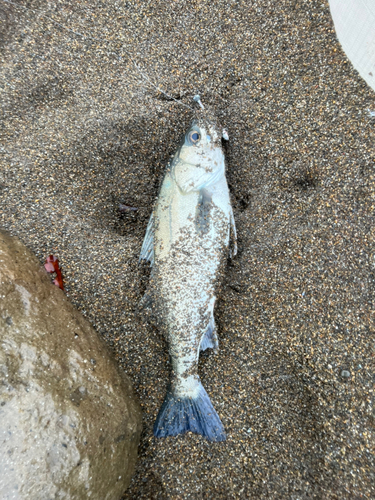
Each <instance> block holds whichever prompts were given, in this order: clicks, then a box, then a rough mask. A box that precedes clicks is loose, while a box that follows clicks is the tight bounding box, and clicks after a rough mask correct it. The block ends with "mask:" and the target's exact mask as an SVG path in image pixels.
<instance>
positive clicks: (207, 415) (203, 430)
mask: <svg viewBox="0 0 375 500" xmlns="http://www.w3.org/2000/svg"><path fill="white" fill-rule="evenodd" d="M188 431H191V432H194V433H196V434H201V435H202V436H204V437H206V438H207V439H208V440H209V441H225V439H226V436H225V431H224V427H223V424H222V423H221V421H220V418H219V415H218V414H217V413H216V411H215V409H214V407H213V406H212V403H211V401H210V398H209V397H208V394H207V392H206V391H205V389H204V387H203V385H202V384H201V383H199V392H198V395H197V396H196V397H195V398H182V397H177V396H175V395H174V394H173V393H172V391H170V390H169V391H168V393H167V395H166V398H165V400H164V403H163V405H162V407H161V408H160V411H159V414H158V416H157V418H156V422H155V425H154V435H155V436H156V437H167V436H177V434H184V433H185V432H188Z"/></svg>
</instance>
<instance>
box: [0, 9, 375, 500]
mask: <svg viewBox="0 0 375 500" xmlns="http://www.w3.org/2000/svg"><path fill="white" fill-rule="evenodd" d="M23 3H24V4H26V2H23ZM27 5H28V6H29V7H31V8H32V9H37V10H38V12H33V11H25V10H24V9H20V8H17V7H14V6H12V5H9V4H5V3H3V2H2V1H1V2H0V13H1V19H2V21H3V22H2V23H1V26H2V27H1V31H0V33H1V37H2V39H1V42H2V49H1V69H0V74H1V79H0V91H1V111H2V114H3V117H2V120H1V131H0V132H1V138H0V143H1V151H0V153H1V172H0V174H1V178H0V183H1V185H0V189H1V190H0V196H1V209H0V210H1V213H0V225H1V227H2V228H5V229H8V230H9V231H10V232H11V233H12V234H14V235H17V236H19V237H20V238H21V239H22V240H23V241H24V242H25V243H26V245H27V246H28V247H29V248H31V249H32V250H33V251H34V252H35V253H36V254H37V256H38V257H39V259H40V262H41V265H42V263H43V261H44V259H45V257H46V256H47V255H48V254H50V253H53V254H56V255H57V256H58V258H59V259H60V262H61V265H62V269H63V274H64V277H65V284H66V290H67V294H68V296H69V297H70V298H71V300H72V301H73V303H74V304H75V305H76V306H77V307H78V308H79V309H80V310H81V311H82V312H83V313H84V314H85V316H86V317H87V318H88V319H89V320H90V321H91V322H92V324H93V325H94V326H95V327H96V329H97V331H98V332H99V333H100V334H101V335H103V337H104V338H105V340H106V341H107V343H108V345H109V346H111V347H112V349H113V350H114V352H115V355H116V358H117V360H118V362H119V364H120V366H121V367H122V368H123V370H125V371H126V372H127V373H128V374H129V376H130V377H131V379H132V380H133V385H134V388H135V390H136V393H137V395H138V398H139V400H140V402H141V405H142V408H143V417H144V431H143V436H142V440H141V444H140V449H139V462H138V467H137V470H136V473H135V475H134V478H133V481H132V483H131V486H130V488H129V490H128V491H127V493H126V494H125V496H124V499H127V500H130V499H151V498H152V499H154V498H155V499H164V498H165V499H172V498H173V499H180V498H181V499H185V498H192V499H200V498H201V499H232V498H233V499H234V498H254V499H262V498H264V499H265V498H267V499H268V498H272V499H280V498H288V499H295V500H297V499H298V500H302V499H309V498H324V499H343V498H345V499H353V498H355V499H357V498H368V499H370V498H374V497H375V491H374V485H375V477H374V470H375V468H374V466H375V464H374V462H375V459H374V425H375V414H374V410H373V407H372V403H373V384H374V364H375V363H374V315H373V314H374V280H375V270H374V266H375V261H374V215H373V214H374V212H373V211H374V206H375V178H374V177H375V176H374V168H375V162H374V160H375V152H374V139H375V137H374V135H375V134H374V126H375V122H374V120H371V118H370V117H369V115H368V112H367V109H368V108H369V109H374V107H375V95H374V93H373V92H372V91H371V90H370V89H369V88H368V87H367V86H366V85H365V83H364V82H363V81H362V80H361V78H360V77H359V76H358V75H357V73H356V72H355V71H354V70H353V69H352V67H351V64H350V63H349V61H348V60H347V59H346V57H345V55H344V53H343V52H342V50H341V48H340V45H339V44H338V42H337V39H336V35H335V32H334V29H333V24H332V21H331V18H330V12H329V8H328V5H327V4H326V3H325V2H322V1H312V2H307V1H299V0H291V1H287V0H280V1H278V2H276V1H274V2H266V1H262V2H252V1H250V2H249V1H236V2H229V1H225V2H208V1H201V2H183V1H181V2H178V1H176V2H151V3H150V4H148V3H146V2H141V1H138V2H136V1H128V2H114V1H111V2H99V1H97V0H93V1H90V2H74V5H73V2H69V3H68V2H66V3H60V2H56V3H53V2H51V3H50V4H46V3H45V2H42V1H41V0H40V1H31V2H27ZM46 5H47V7H46ZM41 14H43V15H41ZM51 19H54V20H55V21H56V22H58V23H60V24H62V25H64V26H66V27H69V29H70V30H72V31H68V30H67V29H64V28H62V27H61V26H60V25H58V24H56V23H54V22H52V20H51ZM73 32H75V33H73ZM80 34H83V35H85V36H84V37H82V36H80ZM129 55H131V56H132V58H133V60H134V61H136V63H137V64H138V65H139V67H140V68H142V71H143V72H144V73H145V74H147V77H148V78H150V79H151V80H152V81H153V82H155V83H157V84H158V85H159V86H161V87H162V88H163V89H164V90H165V91H166V92H168V93H169V94H171V95H172V96H173V97H174V98H176V99H177V100H181V102H183V103H185V104H188V105H192V97H193V95H194V94H196V93H197V92H199V93H200V95H201V98H202V101H203V102H204V103H208V104H210V105H212V106H214V107H215V108H216V110H217V112H218V114H219V116H220V119H221V121H222V123H223V124H224V125H225V126H226V128H227V130H228V132H229V136H230V141H229V143H228V144H227V146H226V157H227V178H228V182H229V186H230V190H231V195H232V200H233V206H234V212H235V219H236V222H237V230H238V235H239V255H238V256H237V258H236V259H235V260H233V261H229V262H228V266H227V270H226V274H225V279H224V282H223V286H222V289H221V292H220V300H219V301H218V304H217V308H216V321H217V325H218V330H219V338H220V352H219V354H218V355H216V356H214V355H213V354H211V353H209V354H204V355H203V356H202V358H201V362H200V374H201V378H202V381H203V384H204V386H205V388H206V390H207V392H208V393H209V395H210V397H211V400H212V402H213V404H214V406H215V408H216V410H217V411H218V413H219V415H220V417H221V419H222V422H223V424H224V426H225V428H226V430H227V435H228V439H227V441H226V442H225V443H209V442H207V441H205V440H204V439H203V438H201V437H200V436H196V435H191V434H187V435H184V436H179V437H177V438H168V439H164V440H157V439H155V438H154V437H153V435H152V426H153V422H154V420H155V417H156V415H157V412H158V409H159V408H160V405H161V404H162V401H163V398H164V395H165V392H166V387H167V383H168V377H169V370H170V366H169V359H168V351H167V345H166V343H165V341H164V340H163V339H162V338H161V337H160V335H159V334H158V332H157V331H156V330H155V329H153V328H152V327H151V326H147V325H145V324H143V323H142V322H141V321H140V320H139V318H138V316H137V313H136V308H137V304H138V302H139V300H140V298H141V297H142V294H143V293H144V290H145V287H146V284H147V267H139V266H138V264H137V260H138V255H139V251H140V248H141V244H142V239H143V236H144V233H145V229H146V225H147V220H148V217H149V215H150V211H151V207H152V204H153V202H154V200H155V197H156V195H157V192H158V186H159V184H160V182H161V179H162V175H163V170H164V168H165V165H166V163H167V161H168V159H169V157H170V155H172V154H173V153H174V151H175V149H176V146H177V144H178V141H179V138H180V136H181V134H182V133H184V131H185V130H186V128H187V126H188V125H189V123H190V120H191V117H192V113H191V111H190V110H189V109H188V108H185V107H183V106H182V105H180V104H179V103H176V102H174V101H170V100H168V99H166V98H165V96H163V95H162V94H161V93H160V92H158V91H156V90H155V89H154V88H153V87H152V86H151V85H150V84H149V83H148V82H147V80H146V79H145V78H142V77H141V75H140V74H139V72H137V70H136V69H135V66H134V64H133V62H132V61H131V60H130V59H129ZM120 202H122V203H125V204H126V205H130V206H132V207H138V208H139V210H138V211H128V212H125V213H123V214H121V213H120V212H119V211H118V204H119V203H120ZM108 418H109V419H110V418H111V416H110V415H108Z"/></svg>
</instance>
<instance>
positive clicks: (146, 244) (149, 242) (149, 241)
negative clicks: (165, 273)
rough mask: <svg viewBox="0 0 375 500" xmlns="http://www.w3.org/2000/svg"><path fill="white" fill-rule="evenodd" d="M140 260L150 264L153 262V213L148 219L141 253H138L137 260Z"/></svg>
mask: <svg viewBox="0 0 375 500" xmlns="http://www.w3.org/2000/svg"><path fill="white" fill-rule="evenodd" d="M142 260H147V261H148V262H150V265H151V266H153V264H154V214H153V213H152V214H151V217H150V220H149V221H148V225H147V229H146V236H145V238H144V240H143V244H142V248H141V253H140V255H139V262H141V261H142Z"/></svg>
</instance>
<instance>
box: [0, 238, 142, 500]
mask: <svg viewBox="0 0 375 500" xmlns="http://www.w3.org/2000/svg"><path fill="white" fill-rule="evenodd" d="M140 432H141V413H140V409H139V406H138V403H137V402H136V400H135V398H134V395H133V392H132V388H131V384H130V382H129V380H128V379H127V377H126V376H124V375H123V374H121V373H120V371H119V370H118V368H117V366H116V364H115V362H114V360H113V359H112V357H111V355H110V353H109V351H108V349H107V347H106V345H105V344H104V342H103V340H102V339H101V338H100V337H99V336H98V334H97V333H96V332H95V331H94V330H93V328H92V327H91V326H90V324H89V323H88V322H87V321H86V320H85V319H84V318H83V316H82V315H81V314H80V313H79V312H78V311H77V310H76V309H75V308H74V307H73V305H72V304H71V303H70V302H69V300H68V299H67V297H66V296H65V294H64V292H62V291H61V290H60V289H58V287H56V286H55V285H53V284H51V279H50V277H49V276H48V275H47V273H46V272H45V271H44V269H43V268H42V267H41V266H40V264H39V262H38V260H37V259H36V257H35V256H33V255H32V253H31V252H30V251H29V250H28V249H27V248H26V247H25V246H24V245H23V244H22V243H21V242H20V241H19V240H18V239H17V238H13V237H11V236H9V235H8V234H7V233H4V232H2V231H0V498H1V499H2V500H10V499H27V500H34V499H35V500H36V499H37V500H49V499H51V500H52V499H90V500H94V499H98V500H107V499H108V500H112V499H114V500H118V499H119V498H120V497H121V494H122V493H123V492H124V490H125V489H126V488H127V486H128V485H129V482H130V478H131V475H132V473H133V470H134V464H135V461H136V458H137V447H138V443H139V438H140Z"/></svg>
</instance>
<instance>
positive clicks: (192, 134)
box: [189, 130, 201, 144]
mask: <svg viewBox="0 0 375 500" xmlns="http://www.w3.org/2000/svg"><path fill="white" fill-rule="evenodd" d="M200 138H201V135H200V133H199V132H197V131H196V130H192V131H191V132H190V133H189V141H190V142H191V143H192V144H197V142H198V141H199V139H200Z"/></svg>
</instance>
